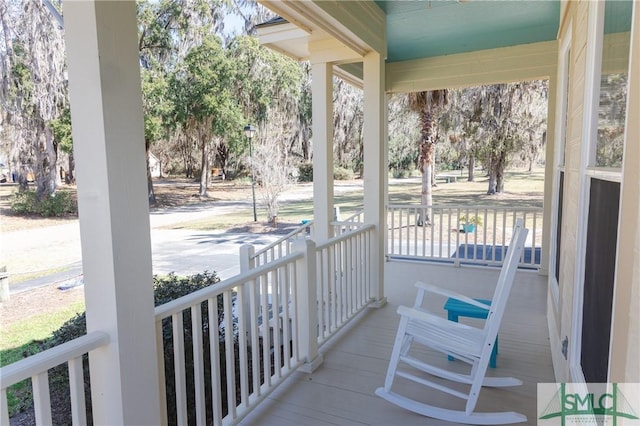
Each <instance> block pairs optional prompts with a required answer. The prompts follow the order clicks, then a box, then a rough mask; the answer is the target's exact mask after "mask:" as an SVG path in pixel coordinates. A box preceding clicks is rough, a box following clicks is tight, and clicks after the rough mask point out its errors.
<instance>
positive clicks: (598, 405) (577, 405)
mask: <svg viewBox="0 0 640 426" xmlns="http://www.w3.org/2000/svg"><path fill="white" fill-rule="evenodd" d="M638 412H640V384H638V383H539V384H538V424H539V425H545V426H546V425H561V426H564V425H614V426H617V425H620V426H623V425H640V418H639V417H638V414H637V413H638Z"/></svg>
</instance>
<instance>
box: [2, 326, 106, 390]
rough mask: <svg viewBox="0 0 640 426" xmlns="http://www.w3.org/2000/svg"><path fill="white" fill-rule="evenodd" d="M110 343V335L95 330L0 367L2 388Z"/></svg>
mask: <svg viewBox="0 0 640 426" xmlns="http://www.w3.org/2000/svg"><path fill="white" fill-rule="evenodd" d="M107 343H109V335H108V334H107V333H105V332H103V331H94V332H91V333H89V334H85V335H84V336H81V337H78V338H77V339H73V340H71V341H70V342H66V343H63V344H62V345H59V346H56V347H54V348H51V349H47V350H46V351H44V352H40V353H38V354H35V355H32V356H30V357H28V358H25V359H22V360H20V361H17V362H14V363H13V364H9V365H7V366H6V367H2V368H0V382H2V389H5V388H8V387H9V386H11V385H14V384H16V383H19V382H21V381H23V380H25V379H28V378H29V377H32V376H35V375H36V374H40V373H42V372H43V371H47V370H49V369H51V368H53V367H55V366H58V365H60V364H62V363H65V362H67V361H69V360H70V359H74V358H78V357H80V356H82V355H84V354H86V353H87V352H90V351H92V350H94V349H97V348H99V347H100V346H104V345H106V344H107Z"/></svg>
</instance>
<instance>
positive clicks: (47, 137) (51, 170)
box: [32, 119, 58, 200]
mask: <svg viewBox="0 0 640 426" xmlns="http://www.w3.org/2000/svg"><path fill="white" fill-rule="evenodd" d="M33 121H35V123H33V122H32V123H33V124H34V125H35V127H36V128H35V129H34V135H33V136H34V138H35V139H36V147H37V149H36V150H35V151H36V161H35V170H34V174H35V176H34V178H35V181H36V196H37V197H38V200H43V199H44V198H46V197H48V196H49V195H51V194H53V193H54V192H55V190H56V180H57V178H58V168H57V164H56V163H57V158H58V155H57V152H56V149H55V148H56V147H55V144H54V141H53V133H52V132H51V130H50V129H48V128H46V127H45V125H44V122H43V121H42V120H38V119H37V120H33Z"/></svg>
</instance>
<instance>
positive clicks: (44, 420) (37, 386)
mask: <svg viewBox="0 0 640 426" xmlns="http://www.w3.org/2000/svg"><path fill="white" fill-rule="evenodd" d="M31 386H32V388H33V410H34V412H35V415H36V424H38V425H50V424H52V422H51V398H50V397H49V374H48V373H47V372H46V371H45V372H43V373H40V374H36V375H35V376H32V377H31Z"/></svg>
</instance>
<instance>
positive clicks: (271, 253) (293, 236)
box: [250, 221, 313, 266]
mask: <svg viewBox="0 0 640 426" xmlns="http://www.w3.org/2000/svg"><path fill="white" fill-rule="evenodd" d="M312 235H313V221H305V222H304V223H303V224H302V225H300V226H299V227H297V228H296V229H294V230H293V231H291V232H289V233H288V234H287V235H284V236H283V237H282V238H280V239H278V240H276V241H274V242H272V243H271V244H269V245H268V246H266V247H263V248H262V249H260V250H258V251H257V252H255V253H254V254H253V255H251V259H250V261H251V262H253V264H254V266H260V265H264V264H267V263H269V262H272V261H274V260H276V259H279V258H281V257H283V256H286V255H288V254H289V253H291V243H292V242H293V241H295V240H297V239H305V238H307V237H311V236H312Z"/></svg>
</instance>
